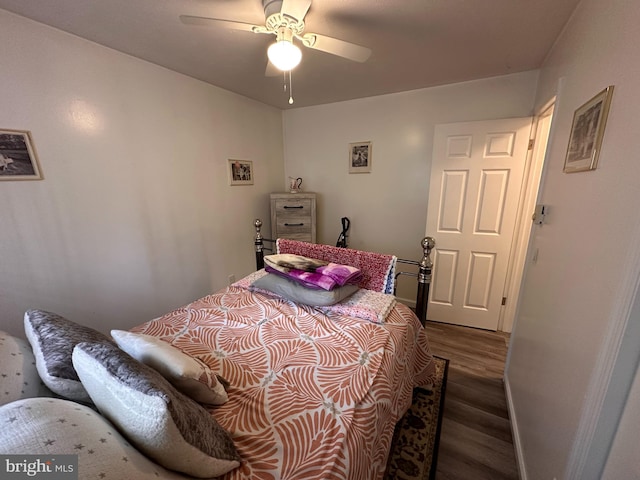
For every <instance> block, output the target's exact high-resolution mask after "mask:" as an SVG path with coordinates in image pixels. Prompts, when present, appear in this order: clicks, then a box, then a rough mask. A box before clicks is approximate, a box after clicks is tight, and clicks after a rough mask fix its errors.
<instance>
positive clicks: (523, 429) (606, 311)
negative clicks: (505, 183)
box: [506, 0, 640, 480]
mask: <svg viewBox="0 0 640 480" xmlns="http://www.w3.org/2000/svg"><path fill="white" fill-rule="evenodd" d="M639 22H640V3H638V2H637V1H636V0H614V1H610V2H601V1H598V0H583V2H582V3H581V4H580V5H579V6H578V8H577V10H576V12H575V13H574V15H573V17H572V19H571V21H570V22H569V24H568V26H567V28H566V29H565V31H564V33H563V35H562V36H561V37H560V39H559V40H558V42H557V43H556V45H555V47H554V50H553V51H552V53H551V55H550V56H549V57H548V58H547V61H546V62H545V65H544V68H543V69H542V70H541V73H540V84H539V89H538V94H537V98H536V104H537V105H541V104H543V103H544V102H545V101H547V100H548V99H549V98H551V97H552V96H553V95H554V94H555V93H558V105H557V108H556V111H555V118H554V127H553V131H552V137H551V139H550V142H551V143H550V147H549V154H548V160H547V164H546V166H545V172H544V182H543V187H542V190H541V193H540V202H541V203H544V204H546V205H548V206H549V207H550V208H549V215H548V217H547V223H546V224H545V225H543V226H541V227H537V228H536V230H535V234H534V238H533V242H532V244H533V247H532V248H533V249H537V250H538V256H537V257H538V259H537V263H536V264H530V265H529V267H528V271H527V274H526V277H525V282H524V287H523V288H524V290H523V296H522V299H521V305H520V310H519V315H518V317H517V319H516V325H515V329H514V332H513V334H512V337H511V352H510V360H509V364H508V367H507V371H506V380H507V386H508V389H509V391H510V396H511V404H512V413H513V414H514V416H513V418H512V421H514V422H515V427H516V432H517V437H518V438H517V440H518V442H519V444H520V446H521V462H522V463H521V466H522V468H523V469H524V474H525V476H523V478H529V479H552V478H554V477H556V478H558V479H561V478H567V479H569V478H570V479H580V480H586V479H590V478H594V479H595V478H599V475H600V473H601V471H602V467H603V465H604V461H605V460H606V455H607V452H608V448H609V444H610V440H611V435H613V433H614V432H615V427H616V423H617V417H618V416H619V414H620V403H621V399H622V401H623V399H624V396H625V395H626V391H628V386H629V384H630V381H631V379H632V377H633V374H634V371H635V367H636V363H637V353H638V352H637V348H638V345H640V338H639V337H638V334H637V332H636V331H637V330H638V329H632V330H630V329H629V325H627V320H628V319H629V315H630V313H629V312H630V311H631V305H632V304H633V299H634V296H635V295H636V288H637V284H638V277H639V274H640V250H639V245H640V216H639V215H638V205H639V204H640V188H638V179H640V162H638V154H637V136H638V135H637V130H638V112H639V111H640V86H639V83H638V79H639V78H640V77H639V74H640V57H639V56H638V55H637V49H636V45H637V44H638V42H639V41H640V30H639V29H638V28H637V25H638V24H639ZM608 85H615V93H614V96H613V103H612V105H611V112H610V115H609V119H608V123H607V127H606V132H605V137H604V143H603V147H602V151H601V155H600V161H599V165H598V168H597V170H595V171H591V172H584V173H573V174H564V173H562V168H563V164H564V158H565V153H566V149H567V143H568V137H569V130H570V127H571V122H572V117H573V112H574V111H575V109H576V108H578V107H579V106H580V105H581V104H583V103H584V102H586V101H587V100H589V99H590V98H591V97H592V96H593V95H595V94H596V93H598V92H599V91H601V90H602V89H603V88H605V87H606V86H608ZM625 335H626V336H627V337H625ZM629 335H633V336H635V338H634V339H633V341H629V340H630V339H629V338H628V336H629ZM621 344H622V345H623V346H624V345H626V344H628V345H630V347H629V348H630V349H635V350H636V351H635V352H634V351H625V352H624V353H625V355H621V356H619V355H618V351H619V349H620V345H621ZM627 354H628V355H627ZM614 371H615V373H616V374H615V375H613V377H612V373H613V372H614ZM610 379H611V380H610ZM627 478H631V477H627Z"/></svg>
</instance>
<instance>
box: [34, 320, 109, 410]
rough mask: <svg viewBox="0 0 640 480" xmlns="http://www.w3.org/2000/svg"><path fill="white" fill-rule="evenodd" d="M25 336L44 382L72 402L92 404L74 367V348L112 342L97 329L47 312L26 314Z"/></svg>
mask: <svg viewBox="0 0 640 480" xmlns="http://www.w3.org/2000/svg"><path fill="white" fill-rule="evenodd" d="M24 332H25V335H26V336H27V339H28V340H29V343H30V344H31V349H32V350H33V355H34V357H35V359H36V368H37V370H38V374H39V375H40V378H41V379H42V381H43V382H44V384H45V385H46V386H47V387H49V389H50V390H51V391H52V392H54V393H57V394H58V395H61V396H63V397H65V398H68V399H70V400H75V401H77V402H83V403H88V404H90V403H91V398H90V397H89V394H88V393H87V391H86V390H85V389H84V387H83V386H82V383H81V382H80V379H79V378H78V375H77V374H76V371H75V370H74V368H73V364H72V363H71V354H72V353H73V347H75V346H76V344H78V343H80V342H104V343H110V344H113V342H112V340H111V339H110V338H109V337H108V336H106V335H105V334H103V333H100V332H98V331H97V330H94V329H93V328H89V327H85V326H84V325H80V324H78V323H75V322H72V321H71V320H67V319H66V318H64V317H61V316H60V315H57V314H55V313H51V312H45V311H44V310H28V311H27V312H26V313H25V314H24Z"/></svg>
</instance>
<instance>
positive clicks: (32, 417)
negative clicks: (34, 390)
mask: <svg viewBox="0 0 640 480" xmlns="http://www.w3.org/2000/svg"><path fill="white" fill-rule="evenodd" d="M0 425H2V426H3V428H1V429H0V452H1V453H2V454H16V455H24V454H26V453H28V454H34V455H36V454H41V455H78V470H79V471H80V474H81V476H80V478H96V479H99V478H104V479H107V480H108V479H110V478H112V479H132V480H133V479H135V480H157V479H158V478H162V479H168V480H180V479H181V480H184V479H185V478H187V477H185V476H183V475H181V474H178V473H175V472H171V471H169V470H166V469H165V468H163V467H161V466H160V465H158V464H156V463H154V462H152V461H151V460H150V459H148V458H147V457H145V456H144V455H143V454H142V453H140V452H138V451H137V450H136V449H135V448H134V447H132V446H131V445H130V444H129V442H128V441H127V440H126V439H124V438H123V437H122V435H120V434H119V433H118V431H117V430H116V429H115V427H114V426H113V425H111V424H110V423H109V422H108V421H107V420H106V419H105V418H104V417H102V416H101V415H100V414H99V413H97V412H96V411H94V410H92V409H91V408H89V407H86V406H84V405H80V404H79V403H75V402H71V401H68V400H63V399H60V398H28V399H24V400H18V401H16V402H13V403H10V404H7V405H4V406H2V407H0ZM7 425H8V426H9V428H5V427H6V426H7ZM44 476H46V474H45V475H44ZM34 478H38V477H37V476H36V477H34Z"/></svg>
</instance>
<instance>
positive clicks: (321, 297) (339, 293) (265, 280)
mask: <svg viewBox="0 0 640 480" xmlns="http://www.w3.org/2000/svg"><path fill="white" fill-rule="evenodd" d="M251 286H252V287H255V288H259V289H261V290H267V291H269V292H272V293H275V294H276V295H279V296H281V297H284V298H286V299H288V300H291V301H293V302H296V303H300V304H302V305H310V306H312V307H325V306H327V305H334V304H336V303H338V302H341V301H342V300H344V299H345V298H347V297H350V296H351V295H353V294H354V293H356V292H357V291H358V286H357V285H344V286H343V287H338V288H334V289H333V290H322V289H313V288H307V287H305V286H303V285H301V284H300V283H298V282H294V281H292V280H288V279H286V278H284V277H281V276H280V275H276V274H273V273H268V274H266V275H265V276H263V277H260V278H259V279H257V280H256V281H255V282H253V283H252V284H251Z"/></svg>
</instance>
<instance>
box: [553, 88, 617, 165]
mask: <svg viewBox="0 0 640 480" xmlns="http://www.w3.org/2000/svg"><path fill="white" fill-rule="evenodd" d="M612 96H613V85H610V86H608V87H607V88H605V89H604V90H602V91H601V92H600V93H598V94H597V95H596V96H595V97H593V98H592V99H591V100H589V101H588V102H587V103H585V104H584V105H582V106H581V107H580V108H578V109H577V110H576V111H575V113H574V114H573V124H572V125H571V135H570V137H569V146H568V147H567V157H566V158H565V161H564V170H563V171H564V172H565V173H573V172H583V171H586V170H595V169H596V166H597V165H598V157H599V156H600V146H601V145H602V137H603V136H604V127H605V126H606V124H607V116H608V114H609V106H610V105H611V97H612Z"/></svg>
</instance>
